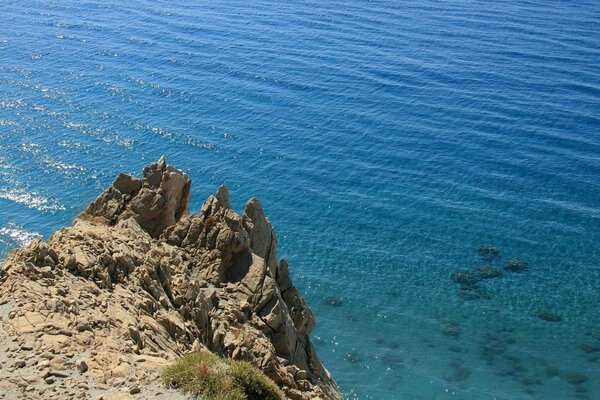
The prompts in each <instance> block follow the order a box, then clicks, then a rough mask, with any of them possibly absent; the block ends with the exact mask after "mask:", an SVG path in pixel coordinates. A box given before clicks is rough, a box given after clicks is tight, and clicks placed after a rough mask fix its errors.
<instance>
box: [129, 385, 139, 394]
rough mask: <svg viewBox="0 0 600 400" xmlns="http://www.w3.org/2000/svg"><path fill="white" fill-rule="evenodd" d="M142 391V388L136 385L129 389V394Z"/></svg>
mask: <svg viewBox="0 0 600 400" xmlns="http://www.w3.org/2000/svg"><path fill="white" fill-rule="evenodd" d="M141 391H142V390H141V389H140V388H139V387H137V386H134V387H132V388H131V389H130V390H129V394H138V393H140V392H141Z"/></svg>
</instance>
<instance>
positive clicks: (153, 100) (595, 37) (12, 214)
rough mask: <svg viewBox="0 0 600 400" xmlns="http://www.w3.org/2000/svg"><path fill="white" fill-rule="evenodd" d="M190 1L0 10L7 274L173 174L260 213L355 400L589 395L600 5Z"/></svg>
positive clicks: (598, 386) (597, 303) (599, 222)
mask: <svg viewBox="0 0 600 400" xmlns="http://www.w3.org/2000/svg"><path fill="white" fill-rule="evenodd" d="M186 3H188V2H182V1H178V0H177V1H163V0H159V1H140V2H136V3H135V4H129V3H125V2H117V1H114V0H108V1H103V2H100V1H56V2H51V3H50V2H44V1H1V2H0V21H2V22H1V23H0V251H1V253H2V254H5V253H6V252H7V251H8V249H10V248H12V247H15V246H18V245H21V244H23V243H26V242H27V241H29V240H31V239H32V238H34V237H36V236H38V235H41V236H43V237H47V236H48V235H49V234H51V233H52V232H53V231H55V230H56V229H58V228H60V227H61V226H65V225H68V224H69V223H70V221H71V220H72V218H73V217H74V216H75V215H76V214H77V213H78V212H80V211H81V210H83V208H84V207H85V205H86V204H87V203H88V202H90V201H91V200H92V199H93V198H95V197H96V195H97V194H98V193H99V192H100V191H101V190H102V189H103V188H104V187H106V186H107V185H109V184H110V183H111V182H112V180H113V178H114V177H115V176H116V174H117V173H119V172H120V171H127V172H131V173H139V171H140V170H141V168H142V167H143V166H144V165H146V164H148V163H149V162H150V161H153V160H156V159H158V158H159V157H160V156H161V155H162V154H165V155H166V156H167V159H168V161H169V162H170V163H171V164H174V165H176V166H178V167H180V168H182V169H184V170H186V171H188V172H189V174H190V175H191V177H192V179H193V181H194V183H193V193H192V208H193V210H197V209H198V208H199V207H200V202H201V201H202V200H203V199H204V198H206V197H207V196H208V195H209V194H210V193H212V192H214V191H215V189H216V188H217V187H218V185H219V184H221V183H226V184H227V185H228V186H229V188H230V191H231V194H232V201H233V204H234V206H235V208H236V209H237V210H239V211H241V210H243V206H244V202H245V201H246V200H247V199H248V198H250V197H251V196H259V197H261V199H262V200H263V203H264V205H265V208H266V210H267V212H268V214H269V215H270V218H271V220H272V222H273V223H274V225H275V227H276V228H277V231H278V234H279V240H280V255H282V256H284V257H286V258H287V259H288V260H289V262H290V265H291V268H292V271H293V272H294V278H295V282H296V283H297V284H298V285H299V286H300V287H301V288H302V290H303V292H304V293H305V294H306V297H307V299H308V301H309V303H310V304H311V305H312V307H313V308H314V310H315V312H316V314H317V317H318V328H317V330H316V332H315V343H316V345H317V347H318V352H319V354H320V356H321V358H322V359H323V361H324V362H325V364H326V366H327V367H328V368H329V369H330V371H331V372H332V374H333V375H334V376H335V377H336V379H337V381H338V382H339V384H340V386H341V389H342V390H343V392H344V393H345V394H346V396H347V397H348V398H350V399H354V398H357V399H427V400H429V399H436V400H438V399H439V400H441V399H461V400H462V399H466V400H470V399H498V400H500V399H507V400H508V399H510V400H512V399H546V400H548V399H549V400H552V399H557V400H558V399H560V400H563V399H590V400H592V399H598V398H600V361H599V358H600V311H599V310H600V247H599V246H598V242H599V241H600V174H599V173H600V114H599V110H600V70H599V69H598V66H599V65H600V46H599V45H598V43H600V6H599V4H598V3H597V2H592V1H577V2H566V1H565V2H557V1H519V2H516V1H494V2H484V1H448V2H437V1H430V0H424V1H403V2H386V1H372V2H366V1H364V2H363V1H329V2H307V1H299V2H298V1H296V2H288V1H284V2H269V1H267V2H252V4H251V5H249V4H248V3H247V2H240V1H231V2H217V1H207V2H201V3H199V4H193V5H192V4H186ZM485 243H491V244H493V245H495V246H496V247H497V248H499V249H500V251H501V254H502V259H501V260H498V261H495V264H496V266H498V267H500V268H501V267H502V266H503V265H504V263H505V262H506V261H507V260H508V259H510V258H521V259H524V260H526V261H527V262H528V263H529V266H530V268H529V270H528V271H527V272H524V273H508V272H507V273H505V274H504V276H503V277H502V278H497V279H490V280H487V281H485V282H483V283H481V284H480V286H481V288H480V289H478V290H475V291H470V292H468V293H469V294H473V293H474V294H476V295H480V296H482V297H484V298H480V299H475V300H465V299H464V298H462V297H460V296H458V294H459V293H460V292H459V288H458V285H457V284H456V283H455V282H453V281H452V279H451V277H450V275H451V273H452V272H453V271H455V270H457V269H465V268H475V267H478V266H480V265H481V264H482V260H481V259H480V257H479V256H478V254H477V249H478V247H479V246H480V245H482V244H485ZM540 309H544V310H549V311H552V312H554V313H557V314H559V315H560V316H562V318H563V319H562V321H561V322H548V321H543V320H541V319H539V318H538V317H537V315H536V314H537V312H538V310H540ZM582 345H584V346H582ZM586 345H587V346H586ZM586 350H587V351H586ZM595 350H598V351H595ZM570 373H580V374H584V375H585V376H586V377H587V381H585V382H584V383H582V384H579V385H574V384H571V383H569V382H568V377H571V378H573V376H572V375H569V374H570Z"/></svg>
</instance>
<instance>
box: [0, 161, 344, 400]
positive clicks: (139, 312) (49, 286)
mask: <svg viewBox="0 0 600 400" xmlns="http://www.w3.org/2000/svg"><path fill="white" fill-rule="evenodd" d="M190 184H191V182H190V179H189V178H188V176H187V175H186V174H185V173H183V172H181V171H179V170H177V169H175V168H172V167H170V166H167V164H166V162H165V160H164V159H161V160H160V161H158V162H157V163H155V164H152V165H150V166H149V167H146V168H145V169H144V171H143V176H142V178H141V179H137V178H135V177H131V176H128V175H119V177H117V179H116V180H115V182H114V183H113V185H112V186H111V187H110V188H108V189H107V190H106V191H104V193H102V194H101V195H100V196H99V197H98V198H97V199H96V200H95V201H94V202H93V203H92V204H91V205H90V206H89V207H88V208H87V209H86V211H85V212H83V213H82V214H81V215H80V216H79V217H77V218H76V219H75V221H74V223H73V225H72V226H71V227H69V228H64V229H61V230H60V231H58V232H56V233H55V234H54V235H52V237H51V238H50V239H49V240H48V241H47V242H44V241H42V240H35V241H34V242H33V243H31V244H30V245H29V246H27V247H26V248H23V249H20V250H16V251H13V252H12V253H11V254H9V256H8V258H7V260H6V261H5V263H4V265H3V266H2V268H1V269H0V304H2V305H1V306H0V342H2V340H4V341H5V342H6V343H9V345H8V348H10V346H11V345H10V343H12V352H8V353H6V352H5V356H4V357H5V358H6V356H7V354H8V355H10V356H11V357H12V358H13V359H12V360H8V361H6V360H5V362H4V365H6V368H1V369H0V381H2V382H3V383H0V392H2V391H3V390H4V392H5V393H18V394H19V396H18V398H22V397H21V396H23V397H27V396H29V398H36V399H37V398H48V399H50V398H60V399H62V398H94V396H96V397H95V398H101V397H102V396H104V397H102V398H104V399H108V398H111V397H110V395H114V396H122V397H114V398H129V397H132V398H135V397H136V396H137V397H139V396H148V397H146V398H161V397H160V396H167V397H165V398H176V397H173V396H174V395H173V393H167V392H165V390H164V389H160V388H158V389H157V388H155V387H154V386H153V385H155V380H156V378H157V374H158V371H159V370H160V369H161V368H162V367H163V366H165V365H166V364H167V363H169V362H171V361H172V360H174V359H175V358H177V357H179V356H181V355H183V354H185V353H187V352H190V351H196V350H201V349H207V350H209V351H212V352H216V353H219V354H221V355H223V356H226V357H231V358H233V359H240V360H247V361H250V362H251V363H253V364H254V365H256V366H257V367H259V368H260V369H262V370H263V371H264V372H265V373H266V374H267V375H268V376H269V377H271V378H272V379H273V380H274V381H275V382H276V383H277V384H279V385H280V386H281V387H282V389H283V390H284V392H285V394H286V396H287V397H289V398H290V399H341V398H342V396H341V395H340V393H339V391H338V389H337V387H336V385H335V383H334V381H333V379H332V378H331V376H330V375H329V373H328V372H327V370H326V369H325V368H324V367H323V365H322V364H321V362H320V361H319V358H318V357H317V354H316V353H315V350H314V348H313V346H312V344H311V341H310V334H311V332H312V330H313V329H314V327H315V318H314V316H313V314H312V312H311V310H310V308H309V307H308V305H307V304H306V302H305V301H304V299H303V298H302V296H301V294H300V293H299V292H298V290H297V289H296V288H295V287H294V286H293V284H292V281H291V279H290V274H289V270H288V265H287V263H286V262H285V260H281V261H277V239H276V236H275V232H274V231H273V228H272V226H271V224H270V222H269V220H268V219H267V218H266V216H265V213H264V210H263V208H262V205H261V203H260V201H259V200H257V199H252V200H250V201H249V202H248V204H247V206H246V209H245V211H244V214H243V215H242V216H239V215H238V214H236V213H235V212H234V211H233V210H232V209H231V206H230V202H229V194H228V191H227V189H226V188H225V187H221V188H220V189H219V190H218V192H217V193H216V195H214V196H210V197H209V198H208V200H207V201H206V202H205V203H204V205H203V206H202V208H201V210H200V212H199V213H198V214H195V215H193V214H190V212H189V210H188V200H189V193H190ZM1 358H2V356H0V361H1ZM21 361H22V362H21ZM0 364H1V363H0ZM24 371H25V372H24ZM23 373H25V375H27V376H29V380H27V379H25V380H24V378H22V374H23ZM2 378H5V379H2ZM23 380H24V381H25V383H23V382H22V381H23ZM60 380H63V382H62V383H61V382H57V381H60ZM64 381H66V384H65V382H64ZM61 385H62V386H61ZM153 388H154V389H153ZM152 390H154V392H152ZM111 393H112V394H111ZM161 393H162V394H161ZM8 396H9V397H7V398H11V397H10V394H9V395H8ZM69 396H71V397H69ZM82 396H83V397H82ZM128 396H129V397H128ZM15 398H16V397H15ZM141 398H143V397H141Z"/></svg>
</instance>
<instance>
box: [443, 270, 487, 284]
mask: <svg viewBox="0 0 600 400" xmlns="http://www.w3.org/2000/svg"><path fill="white" fill-rule="evenodd" d="M450 277H451V278H452V280H453V281H454V282H456V283H458V284H460V285H463V286H465V287H474V286H475V285H476V284H477V283H478V282H479V281H481V277H480V276H479V274H477V273H476V272H474V271H468V270H458V271H454V272H452V274H451V275H450Z"/></svg>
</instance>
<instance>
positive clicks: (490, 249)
mask: <svg viewBox="0 0 600 400" xmlns="http://www.w3.org/2000/svg"><path fill="white" fill-rule="evenodd" d="M478 252H479V255H480V256H481V258H483V259H484V260H485V261H487V262H491V261H494V260H497V259H499V258H500V250H498V249H497V248H495V247H494V246H492V245H490V244H484V245H481V246H479V250H478Z"/></svg>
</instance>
